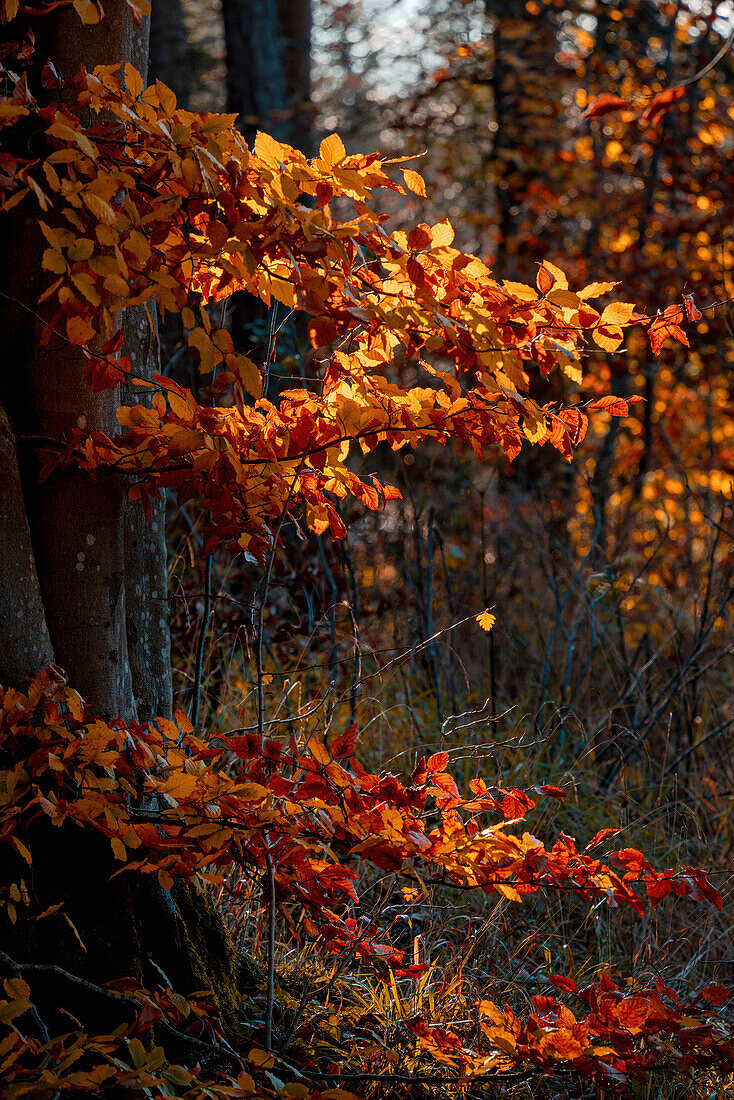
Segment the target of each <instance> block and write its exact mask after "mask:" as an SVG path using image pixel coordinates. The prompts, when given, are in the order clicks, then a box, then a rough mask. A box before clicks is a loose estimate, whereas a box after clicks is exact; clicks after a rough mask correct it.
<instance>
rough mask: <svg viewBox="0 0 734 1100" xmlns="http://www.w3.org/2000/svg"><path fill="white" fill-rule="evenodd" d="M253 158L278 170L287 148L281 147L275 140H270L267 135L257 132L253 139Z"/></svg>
mask: <svg viewBox="0 0 734 1100" xmlns="http://www.w3.org/2000/svg"><path fill="white" fill-rule="evenodd" d="M254 148H255V156H256V157H259V158H260V160H262V161H265V163H266V164H269V165H270V166H271V167H272V168H279V167H280V162H281V161H282V160H283V159H284V157H285V152H286V149H287V146H285V145H281V144H280V142H279V141H276V140H275V138H271V137H270V135H269V134H263V133H262V132H261V131H258V133H257V137H256V138H255V147H254Z"/></svg>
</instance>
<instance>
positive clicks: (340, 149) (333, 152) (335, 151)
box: [319, 134, 347, 165]
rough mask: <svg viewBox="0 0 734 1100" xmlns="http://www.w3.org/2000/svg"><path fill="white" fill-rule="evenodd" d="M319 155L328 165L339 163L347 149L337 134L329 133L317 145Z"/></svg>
mask: <svg viewBox="0 0 734 1100" xmlns="http://www.w3.org/2000/svg"><path fill="white" fill-rule="evenodd" d="M319 155H320V157H321V159H322V160H323V162H324V164H328V165H333V164H339V162H340V161H342V160H344V158H345V157H346V155H347V151H346V149H345V148H344V143H343V141H342V139H341V138H340V137H339V135H338V134H330V135H329V137H326V138H324V140H323V141H322V142H321V145H320V146H319Z"/></svg>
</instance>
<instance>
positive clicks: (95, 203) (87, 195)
mask: <svg viewBox="0 0 734 1100" xmlns="http://www.w3.org/2000/svg"><path fill="white" fill-rule="evenodd" d="M82 200H83V202H84V204H85V205H86V207H87V209H88V210H91V212H92V213H93V214H94V216H95V218H99V220H100V221H101V222H104V223H105V225H114V224H115V223H116V221H117V215H116V214H115V212H114V210H113V209H112V207H111V206H110V204H109V203H108V202H105V201H104V199H101V198H100V197H99V195H95V194H94V193H93V192H91V191H85V192H84V194H83V195H82Z"/></svg>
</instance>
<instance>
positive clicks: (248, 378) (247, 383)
mask: <svg viewBox="0 0 734 1100" xmlns="http://www.w3.org/2000/svg"><path fill="white" fill-rule="evenodd" d="M227 367H228V368H229V370H231V371H232V374H234V375H235V377H236V378H237V380H238V382H239V383H240V385H241V386H242V388H243V389H244V390H246V391H247V393H249V394H250V396H251V397H254V398H256V399H257V398H258V397H261V396H262V392H263V380H262V375H261V374H260V371H259V370H258V369H257V367H256V365H255V364H254V363H253V361H252V359H248V358H247V356H246V355H228V356H227Z"/></svg>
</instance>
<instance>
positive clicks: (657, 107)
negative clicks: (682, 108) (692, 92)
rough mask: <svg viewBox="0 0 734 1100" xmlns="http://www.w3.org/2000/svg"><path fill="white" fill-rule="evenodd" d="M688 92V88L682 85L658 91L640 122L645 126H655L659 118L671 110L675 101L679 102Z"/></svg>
mask: <svg viewBox="0 0 734 1100" xmlns="http://www.w3.org/2000/svg"><path fill="white" fill-rule="evenodd" d="M685 94H686V89H685V88H684V87H682V86H679V87H677V88H666V89H665V91H662V92H658V94H657V95H656V96H654V97H653V99H652V100H651V102H650V104H649V106H648V107H647V108H646V110H645V111H644V112H643V114H642V116H641V118H640V122H641V124H642V125H643V126H654V125H655V123H656V122H658V121H659V119H661V118H662V116H663V115H664V114H665V113H666V111H669V110H670V108H671V107H672V106H673V104H674V103H678V102H679V101H680V100H681V99H683V96H684V95H685Z"/></svg>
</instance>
